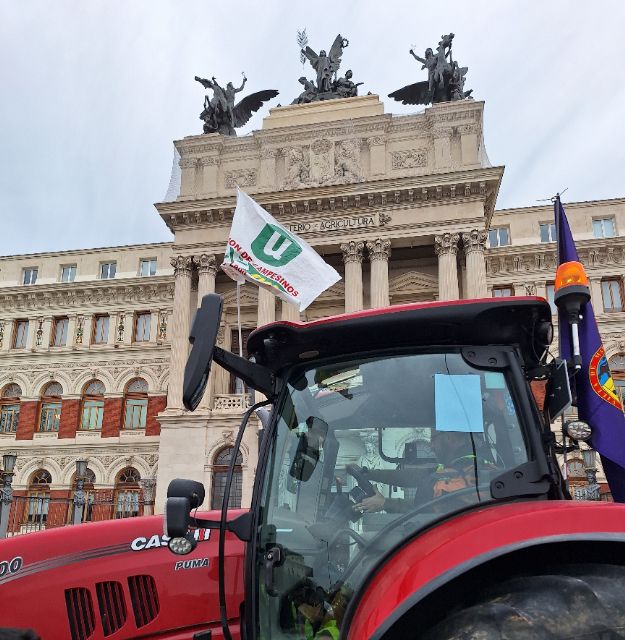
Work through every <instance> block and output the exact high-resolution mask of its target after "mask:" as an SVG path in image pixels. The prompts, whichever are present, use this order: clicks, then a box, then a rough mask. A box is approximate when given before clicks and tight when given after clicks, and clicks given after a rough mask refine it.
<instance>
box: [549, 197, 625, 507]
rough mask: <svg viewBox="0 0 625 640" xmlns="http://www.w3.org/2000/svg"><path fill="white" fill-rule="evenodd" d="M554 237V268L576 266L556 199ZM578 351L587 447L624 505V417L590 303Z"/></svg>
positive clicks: (565, 339) (565, 337)
mask: <svg viewBox="0 0 625 640" xmlns="http://www.w3.org/2000/svg"><path fill="white" fill-rule="evenodd" d="M554 214H555V220H556V229H557V237H558V265H561V264H562V263H564V262H573V261H575V262H579V257H578V255H577V249H576V248H575V242H574V241H573V235H572V234H571V228H570V227H569V223H568V221H567V219H566V214H565V213H564V207H563V206H562V203H561V202H560V198H556V201H555V203H554ZM582 316H583V317H582V319H581V320H580V322H579V347H580V352H581V356H582V368H581V370H580V371H578V372H577V374H576V375H575V383H574V384H575V389H576V392H577V402H576V404H577V413H578V415H579V418H580V420H583V421H584V422H587V423H588V424H589V425H590V426H591V428H592V438H591V444H592V447H593V448H594V449H596V450H597V451H598V452H599V453H600V454H601V462H602V464H603V470H604V471H605V475H606V478H607V481H608V484H609V485H610V490H611V492H612V496H613V498H614V500H615V502H625V416H624V415H623V405H622V404H621V400H620V398H619V397H618V395H617V393H616V388H615V385H614V380H613V379H612V374H611V373H610V368H609V366H608V359H607V358H606V355H605V350H604V348H603V344H602V343H601V336H600V335H599V329H598V328H597V321H596V320H595V314H594V312H593V308H592V303H591V302H588V303H587V304H586V305H585V306H584V307H582ZM558 327H559V340H560V357H561V358H563V359H566V360H572V358H573V347H572V339H571V327H570V325H569V322H568V320H567V314H566V313H565V312H563V311H560V310H559V311H558Z"/></svg>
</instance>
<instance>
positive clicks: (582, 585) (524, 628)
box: [420, 564, 625, 640]
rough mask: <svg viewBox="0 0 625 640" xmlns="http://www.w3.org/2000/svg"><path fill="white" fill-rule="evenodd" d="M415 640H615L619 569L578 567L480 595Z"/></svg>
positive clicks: (623, 614)
mask: <svg viewBox="0 0 625 640" xmlns="http://www.w3.org/2000/svg"><path fill="white" fill-rule="evenodd" d="M475 602H476V604H473V605H471V606H468V607H466V608H463V609H460V610H457V611H454V612H453V613H451V614H450V615H449V616H448V617H447V618H446V619H445V620H443V621H442V622H440V623H439V624H437V625H436V626H435V627H433V628H432V629H430V630H429V631H428V632H427V633H426V634H425V635H424V636H422V637H420V640H573V639H576V640H620V639H624V638H625V567H622V566H617V565H603V564H584V565H572V566H566V567H559V568H558V569H557V570H555V571H553V572H550V573H548V574H545V575H534V576H526V577H518V578H512V579H510V580H506V581H504V582H502V583H501V584H500V585H498V586H497V587H494V588H490V589H488V590H486V591H483V592H482V593H481V594H480V595H479V596H478V599H477V601H475Z"/></svg>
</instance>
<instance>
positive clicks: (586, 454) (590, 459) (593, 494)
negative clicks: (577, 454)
mask: <svg viewBox="0 0 625 640" xmlns="http://www.w3.org/2000/svg"><path fill="white" fill-rule="evenodd" d="M582 458H583V460H584V471H585V472H586V481H587V482H588V486H587V487H584V490H583V493H584V494H585V495H584V497H583V499H584V500H600V499H601V492H600V490H599V484H598V483H597V452H596V451H595V450H594V449H591V448H590V447H587V448H584V449H582Z"/></svg>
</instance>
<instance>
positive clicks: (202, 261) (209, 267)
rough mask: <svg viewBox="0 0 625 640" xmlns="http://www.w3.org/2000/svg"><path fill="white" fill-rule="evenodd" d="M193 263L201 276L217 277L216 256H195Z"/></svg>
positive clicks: (205, 254)
mask: <svg viewBox="0 0 625 640" xmlns="http://www.w3.org/2000/svg"><path fill="white" fill-rule="evenodd" d="M193 262H194V263H195V265H196V266H197V270H198V273H199V274H202V273H210V274H211V275H215V274H216V273H217V264H216V258H215V256H214V255H209V254H207V253H203V254H201V255H200V256H195V257H194V258H193Z"/></svg>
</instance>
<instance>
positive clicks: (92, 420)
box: [80, 400, 104, 431]
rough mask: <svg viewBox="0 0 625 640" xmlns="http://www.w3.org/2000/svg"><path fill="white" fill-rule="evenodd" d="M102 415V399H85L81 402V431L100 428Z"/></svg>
mask: <svg viewBox="0 0 625 640" xmlns="http://www.w3.org/2000/svg"><path fill="white" fill-rule="evenodd" d="M103 415H104V402H102V400H85V401H84V402H83V403H82V420H81V422H80V428H81V430H82V431H94V430H95V429H101V428H102V416H103Z"/></svg>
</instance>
